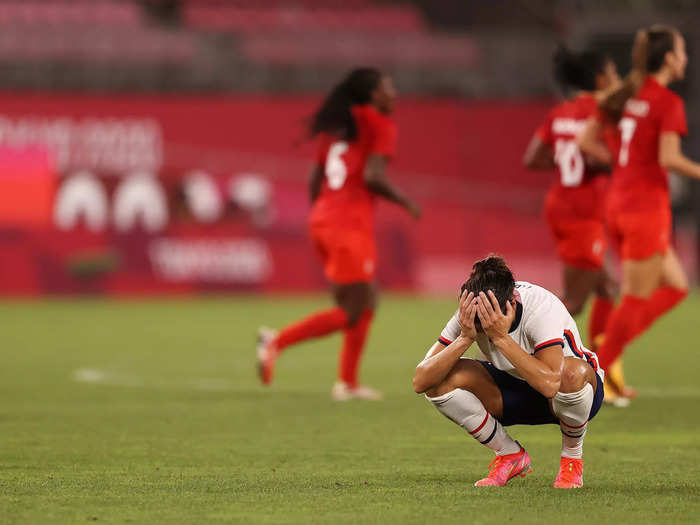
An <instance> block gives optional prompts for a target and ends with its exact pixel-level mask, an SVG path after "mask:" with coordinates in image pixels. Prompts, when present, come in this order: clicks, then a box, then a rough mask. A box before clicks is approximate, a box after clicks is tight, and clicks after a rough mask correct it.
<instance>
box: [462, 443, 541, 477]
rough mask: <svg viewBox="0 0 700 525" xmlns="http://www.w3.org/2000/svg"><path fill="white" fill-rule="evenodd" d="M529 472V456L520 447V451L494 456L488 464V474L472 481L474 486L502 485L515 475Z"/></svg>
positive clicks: (524, 474) (522, 475)
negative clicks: (474, 481)
mask: <svg viewBox="0 0 700 525" xmlns="http://www.w3.org/2000/svg"><path fill="white" fill-rule="evenodd" d="M516 443H518V442H517V441H516ZM518 445H520V443H518ZM530 472H532V469H531V468H530V456H529V455H528V453H527V452H525V449H524V448H523V447H520V451H519V452H516V453H515V454H508V455H505V456H496V457H495V458H494V460H493V461H492V462H491V464H490V465H489V475H488V476H486V477H485V478H484V479H480V480H479V481H477V482H476V483H474V486H475V487H502V486H503V485H505V484H506V483H508V480H510V479H512V478H514V477H515V476H520V477H521V478H524V477H525V476H526V475H527V474H528V473H530Z"/></svg>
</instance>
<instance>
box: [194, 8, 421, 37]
mask: <svg viewBox="0 0 700 525" xmlns="http://www.w3.org/2000/svg"><path fill="white" fill-rule="evenodd" d="M183 17H184V20H185V22H186V23H187V24H188V25H189V26H191V27H194V28H199V29H212V30H217V31H236V32H259V31H280V30H285V31H304V32H306V31H335V30H337V29H342V30H345V31H348V30H351V31H352V30H355V31H369V32H376V31H391V32H420V31H423V30H424V29H425V25H424V22H423V18H422V16H421V14H420V12H419V11H418V10H416V9H414V8H412V7H408V6H387V7H365V8H362V9H353V8H348V7H346V6H343V7H338V8H330V7H322V8H314V9H299V8H296V7H260V6H256V7H249V8H248V7H245V8H244V7H237V6H226V7H217V6H212V5H210V4H203V5H199V4H196V3H195V4H187V5H186V6H185V9H184V12H183Z"/></svg>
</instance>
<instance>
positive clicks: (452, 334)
mask: <svg viewBox="0 0 700 525" xmlns="http://www.w3.org/2000/svg"><path fill="white" fill-rule="evenodd" d="M461 332H462V325H460V324H459V321H458V320H457V312H455V314H454V315H453V316H452V317H451V318H450V320H449V321H447V324H446V325H445V328H443V329H442V332H440V337H438V342H440V343H442V344H443V345H445V346H447V345H449V344H450V343H452V341H454V340H455V339H457V337H459V334H460V333H461Z"/></svg>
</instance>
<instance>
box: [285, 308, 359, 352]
mask: <svg viewBox="0 0 700 525" xmlns="http://www.w3.org/2000/svg"><path fill="white" fill-rule="evenodd" d="M347 322H348V315H347V314H346V313H345V310H343V309H342V308H330V309H328V310H323V311H321V312H316V313H315V314H311V315H310V316H309V317H307V318H306V319H302V320H301V321H297V322H296V323H294V324H291V325H289V326H287V327H285V328H283V329H282V330H280V332H279V334H277V338H276V339H275V345H276V346H277V350H279V351H282V349H283V348H285V347H287V346H289V345H293V344H295V343H299V342H301V341H306V340H307V339H312V338H314V337H321V336H323V335H328V334H330V333H331V332H335V331H337V330H340V329H341V328H343V327H344V326H345V325H346V324H347Z"/></svg>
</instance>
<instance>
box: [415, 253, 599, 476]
mask: <svg viewBox="0 0 700 525" xmlns="http://www.w3.org/2000/svg"><path fill="white" fill-rule="evenodd" d="M475 341H476V343H477V344H478V346H479V349H480V350H481V352H482V353H483V355H484V356H485V357H486V359H488V362H487V361H478V360H475V359H468V358H463V357H462V354H464V352H465V351H466V350H467V349H468V348H469V347H470V346H471V345H472V343H474V342H475ZM603 379H604V373H603V370H602V369H601V368H600V366H599V365H598V357H597V356H596V355H595V354H594V353H593V352H590V351H588V350H586V349H585V348H584V347H583V345H582V344H581V337H580V336H579V333H578V329H577V328H576V323H575V322H574V320H573V319H572V317H571V316H570V315H569V313H568V312H567V310H566V308H565V307H564V305H563V304H562V303H561V301H559V299H558V298H557V297H556V296H555V295H554V294H553V293H551V292H549V291H547V290H545V289H544V288H541V287H539V286H535V285H534V284H530V283H526V282H517V283H516V282H515V281H514V279H513V274H512V273H511V271H510V269H509V268H508V266H507V265H506V263H505V261H504V260H503V259H502V258H500V257H497V256H490V257H487V258H486V259H483V260H481V261H478V262H476V263H475V264H474V266H473V268H472V272H471V275H470V276H469V279H468V280H467V282H465V283H464V284H463V285H462V291H461V296H460V300H459V309H458V310H457V313H456V314H455V315H454V316H453V317H452V318H451V319H450V320H449V322H448V323H447V325H446V326H445V329H444V330H443V331H442V333H441V335H440V338H439V339H438V341H437V342H436V343H435V344H434V345H433V346H432V348H431V349H430V350H429V351H428V354H427V355H426V357H425V359H424V360H423V361H422V362H421V363H420V364H419V365H418V366H417V367H416V372H415V375H414V377H413V386H414V389H415V391H416V392H418V393H425V395H426V397H427V398H428V400H429V401H430V402H431V403H432V404H433V405H434V406H435V408H437V410H438V411H439V412H441V413H442V414H443V415H445V416H446V417H447V418H448V419H450V420H452V421H453V422H455V423H456V424H458V425H459V426H461V427H462V428H464V429H465V430H466V431H467V432H468V433H469V434H471V435H472V436H473V437H474V438H475V439H476V440H478V441H479V442H480V443H481V444H482V445H484V446H487V447H488V448H490V449H491V450H493V451H494V453H495V454H496V457H495V459H494V460H493V462H492V463H491V464H490V465H489V474H488V476H487V477H485V478H484V479H482V480H479V481H477V482H476V486H490V485H499V486H501V485H505V484H506V483H507V482H508V480H509V479H511V478H514V477H515V476H518V475H519V476H522V477H524V476H525V474H526V473H528V472H532V470H531V468H530V456H529V455H528V454H527V452H526V451H525V449H523V447H521V446H520V443H518V442H517V441H513V439H512V438H511V437H510V436H509V435H508V432H506V430H505V428H503V427H505V426H509V425H517V424H522V425H542V424H547V423H553V424H558V425H559V426H560V429H561V434H562V451H561V463H560V467H559V475H558V476H557V478H556V480H555V481H554V486H555V487H557V488H577V487H581V486H582V485H583V459H582V457H583V437H584V435H585V434H586V428H587V426H588V421H589V420H590V419H592V418H593V417H594V416H595V415H596V413H597V412H598V410H599V409H600V406H601V403H602V401H603Z"/></svg>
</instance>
